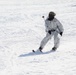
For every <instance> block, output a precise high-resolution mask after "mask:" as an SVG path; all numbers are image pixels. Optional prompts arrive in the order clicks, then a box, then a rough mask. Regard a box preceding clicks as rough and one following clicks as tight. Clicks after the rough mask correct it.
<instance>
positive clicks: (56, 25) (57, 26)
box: [45, 18, 64, 33]
mask: <svg viewBox="0 0 76 75" xmlns="http://www.w3.org/2000/svg"><path fill="white" fill-rule="evenodd" d="M45 27H46V32H48V31H49V30H55V31H57V32H58V33H60V32H63V31H64V29H63V26H62V24H61V23H60V22H59V20H57V19H56V18H54V19H53V20H52V21H49V20H47V19H46V20H45Z"/></svg>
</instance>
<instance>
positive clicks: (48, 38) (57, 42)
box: [40, 31, 60, 48]
mask: <svg viewBox="0 0 76 75" xmlns="http://www.w3.org/2000/svg"><path fill="white" fill-rule="evenodd" d="M52 36H54V47H56V48H58V46H59V43H60V38H59V37H58V32H57V31H54V32H51V34H49V33H47V34H46V36H45V37H44V38H43V40H42V41H41V44H40V46H41V47H42V48H44V46H45V45H46V43H47V42H48V41H49V40H50V39H51V38H52Z"/></svg>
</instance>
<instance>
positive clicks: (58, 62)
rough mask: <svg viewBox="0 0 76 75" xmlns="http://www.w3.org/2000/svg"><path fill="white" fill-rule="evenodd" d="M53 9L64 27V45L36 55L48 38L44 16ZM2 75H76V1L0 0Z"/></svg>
mask: <svg viewBox="0 0 76 75" xmlns="http://www.w3.org/2000/svg"><path fill="white" fill-rule="evenodd" d="M51 10H52V11H55V12H56V13H57V16H56V17H57V18H58V19H59V20H60V21H61V23H62V24H63V26H64V34H63V37H60V38H61V45H60V47H59V48H58V50H57V51H56V52H53V53H46V54H40V55H39V54H38V55H33V54H32V53H31V50H32V49H37V48H38V47H39V44H40V42H41V40H42V39H43V37H44V36H45V27H44V20H43V19H42V16H43V15H44V16H45V17H47V14H48V13H49V11H51ZM52 42H53V40H51V41H49V42H48V44H47V45H46V47H45V49H44V51H45V52H46V51H49V50H50V49H51V48H52V46H53V43H52ZM0 75H76V1H75V0H66V1H64V0H58V1H56V0H51V1H50V0H31V1H30V0H12V1H10V0H7V1H6V0H0Z"/></svg>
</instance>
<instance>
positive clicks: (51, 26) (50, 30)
mask: <svg viewBox="0 0 76 75" xmlns="http://www.w3.org/2000/svg"><path fill="white" fill-rule="evenodd" d="M55 16H56V14H55V13H54V12H52V11H51V12H49V14H48V18H47V19H46V20H45V30H46V36H45V37H44V38H43V40H42V41H41V44H40V47H39V48H38V50H37V51H40V52H42V50H43V48H44V46H45V45H46V43H47V42H48V41H49V40H50V39H51V38H52V36H54V47H53V48H52V50H53V51H56V50H57V48H58V47H59V43H60V38H59V37H58V34H60V35H61V36H62V34H63V31H64V29H63V26H62V24H61V23H60V22H59V20H58V19H56V18H55ZM42 17H43V18H44V16H42ZM33 52H35V51H34V50H33Z"/></svg>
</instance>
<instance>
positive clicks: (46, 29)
mask: <svg viewBox="0 0 76 75" xmlns="http://www.w3.org/2000/svg"><path fill="white" fill-rule="evenodd" d="M48 30H49V27H48V21H47V20H45V31H46V32H48Z"/></svg>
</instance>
